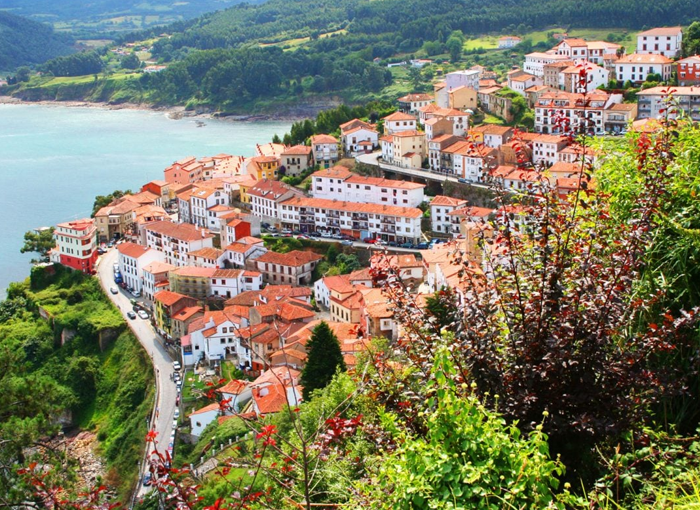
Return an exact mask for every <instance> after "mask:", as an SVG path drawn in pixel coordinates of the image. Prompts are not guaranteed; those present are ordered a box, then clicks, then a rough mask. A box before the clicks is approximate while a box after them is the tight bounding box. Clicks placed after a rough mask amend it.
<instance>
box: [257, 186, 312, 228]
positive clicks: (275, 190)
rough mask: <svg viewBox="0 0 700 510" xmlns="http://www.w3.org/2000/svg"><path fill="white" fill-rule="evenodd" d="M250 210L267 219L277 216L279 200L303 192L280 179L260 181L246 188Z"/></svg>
mask: <svg viewBox="0 0 700 510" xmlns="http://www.w3.org/2000/svg"><path fill="white" fill-rule="evenodd" d="M248 194H249V195H250V200H251V210H252V212H253V214H254V215H255V216H258V217H260V218H263V219H265V220H268V221H275V220H276V219H277V218H279V211H278V207H279V204H280V203H281V202H284V201H285V200H289V199H290V198H292V197H295V196H303V195H304V194H303V193H302V192H301V191H299V190H298V189H296V188H294V187H292V186H290V185H288V184H285V183H283V182H280V181H260V182H258V183H257V184H256V185H255V186H253V187H252V188H250V189H249V190H248Z"/></svg>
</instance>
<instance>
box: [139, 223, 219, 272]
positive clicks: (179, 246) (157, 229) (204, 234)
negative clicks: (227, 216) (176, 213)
mask: <svg viewBox="0 0 700 510" xmlns="http://www.w3.org/2000/svg"><path fill="white" fill-rule="evenodd" d="M143 229H144V232H145V234H146V246H148V247H149V248H153V249H154V250H157V251H160V252H162V253H163V254H164V255H165V262H167V263H168V264H172V265H174V266H186V265H187V264H188V263H189V259H188V255H189V253H190V252H192V251H196V250H200V249H202V248H211V247H213V241H212V239H213V237H214V236H213V235H212V234H211V233H210V232H209V231H208V230H207V229H205V228H199V227H197V226H195V225H191V224H189V223H172V222H170V221H154V222H153V223H149V224H147V225H144V226H143Z"/></svg>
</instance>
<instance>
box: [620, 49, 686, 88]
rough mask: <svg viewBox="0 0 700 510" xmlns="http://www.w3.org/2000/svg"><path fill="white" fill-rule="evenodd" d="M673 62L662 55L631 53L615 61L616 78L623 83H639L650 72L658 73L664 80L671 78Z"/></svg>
mask: <svg viewBox="0 0 700 510" xmlns="http://www.w3.org/2000/svg"><path fill="white" fill-rule="evenodd" d="M672 68H673V62H672V61H671V59H669V58H668V57H665V56H664V55H656V54H641V53H632V54H631V55H625V56H624V57H622V58H621V59H619V60H618V61H617V62H615V69H616V71H617V72H616V76H615V77H616V78H617V80H618V81H620V82H622V83H625V82H627V81H630V82H632V83H641V82H643V81H645V80H646V79H647V76H649V75H650V74H659V75H661V79H662V80H664V81H666V80H668V79H669V78H671V71H672V70H673V69H672Z"/></svg>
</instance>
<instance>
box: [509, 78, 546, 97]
mask: <svg viewBox="0 0 700 510" xmlns="http://www.w3.org/2000/svg"><path fill="white" fill-rule="evenodd" d="M542 83H543V82H542V78H541V77H539V76H535V75H534V74H528V73H523V74H516V75H511V76H509V77H508V88H510V89H512V90H514V91H515V92H517V93H518V94H520V95H521V96H525V95H526V94H525V91H526V90H527V89H529V88H530V87H534V86H536V85H542Z"/></svg>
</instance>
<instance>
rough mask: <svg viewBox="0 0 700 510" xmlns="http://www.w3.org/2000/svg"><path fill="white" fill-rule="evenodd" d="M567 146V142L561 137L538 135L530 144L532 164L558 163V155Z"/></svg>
mask: <svg viewBox="0 0 700 510" xmlns="http://www.w3.org/2000/svg"><path fill="white" fill-rule="evenodd" d="M568 145H569V142H568V140H567V139H565V138H564V137H563V136H559V135H540V136H538V137H537V138H535V139H534V140H533V142H532V162H533V163H534V164H538V163H545V164H548V165H553V164H554V163H556V162H557V161H559V153H560V152H561V151H562V150H563V149H564V148H565V147H567V146H568Z"/></svg>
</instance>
